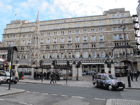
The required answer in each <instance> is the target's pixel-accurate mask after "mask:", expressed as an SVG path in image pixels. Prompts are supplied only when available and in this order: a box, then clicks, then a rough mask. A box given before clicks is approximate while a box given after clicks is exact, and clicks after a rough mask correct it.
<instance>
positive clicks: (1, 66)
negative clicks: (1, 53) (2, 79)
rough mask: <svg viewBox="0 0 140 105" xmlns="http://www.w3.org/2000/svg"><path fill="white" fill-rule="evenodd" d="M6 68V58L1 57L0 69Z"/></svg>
mask: <svg viewBox="0 0 140 105" xmlns="http://www.w3.org/2000/svg"><path fill="white" fill-rule="evenodd" d="M4 69H5V59H4V58H0V70H4Z"/></svg>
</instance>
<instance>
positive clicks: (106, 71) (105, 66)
mask: <svg viewBox="0 0 140 105" xmlns="http://www.w3.org/2000/svg"><path fill="white" fill-rule="evenodd" d="M104 69H105V73H108V72H109V68H108V67H107V64H104Z"/></svg>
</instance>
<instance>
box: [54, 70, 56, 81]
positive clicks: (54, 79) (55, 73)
mask: <svg viewBox="0 0 140 105" xmlns="http://www.w3.org/2000/svg"><path fill="white" fill-rule="evenodd" d="M53 78H54V79H53V80H54V83H56V73H55V71H54V72H53Z"/></svg>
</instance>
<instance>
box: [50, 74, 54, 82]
mask: <svg viewBox="0 0 140 105" xmlns="http://www.w3.org/2000/svg"><path fill="white" fill-rule="evenodd" d="M53 76H54V72H52V73H51V80H50V84H52V82H53V83H54V77H53Z"/></svg>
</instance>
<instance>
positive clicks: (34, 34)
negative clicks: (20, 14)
mask: <svg viewBox="0 0 140 105" xmlns="http://www.w3.org/2000/svg"><path fill="white" fill-rule="evenodd" d="M122 22H123V23H125V26H126V28H125V30H124V33H125V35H124V34H123V30H122V29H121V27H120V26H121V24H122ZM124 36H125V38H126V46H127V47H126V49H127V57H128V59H129V61H130V65H131V66H130V67H129V68H130V69H133V70H138V69H140V66H139V56H138V55H136V54H137V53H136V49H137V45H136V40H135V35H134V27H133V20H132V17H131V16H130V12H129V11H125V9H124V8H118V9H110V10H108V11H104V12H103V15H97V16H85V17H75V18H66V19H57V20H49V21H39V13H38V15H37V20H36V22H29V21H27V20H14V21H11V23H10V24H7V25H6V29H4V34H3V40H2V45H1V46H3V47H8V46H16V47H17V48H18V52H17V53H15V54H14V61H16V59H17V58H18V59H19V64H20V65H21V66H20V67H24V68H26V66H31V65H32V64H33V61H35V62H36V65H38V66H39V60H40V59H42V60H43V61H44V62H43V66H44V68H45V67H46V68H47V67H48V69H49V67H51V62H52V59H53V58H54V59H56V60H57V65H59V66H61V65H66V60H68V61H70V64H71V65H72V64H73V61H76V62H78V61H79V60H80V61H81V62H82V71H87V72H89V71H98V72H105V71H106V70H105V69H108V68H107V66H106V65H105V60H106V57H109V58H110V57H111V59H112V60H113V65H114V66H111V68H112V67H114V69H115V72H116V73H117V72H125V71H124V68H123V67H124V64H123V62H121V61H124V60H125V59H126V58H125V55H126V52H125V47H124V46H125V43H124ZM3 54H6V53H1V56H2V55H3ZM108 70H109V69H108Z"/></svg>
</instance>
